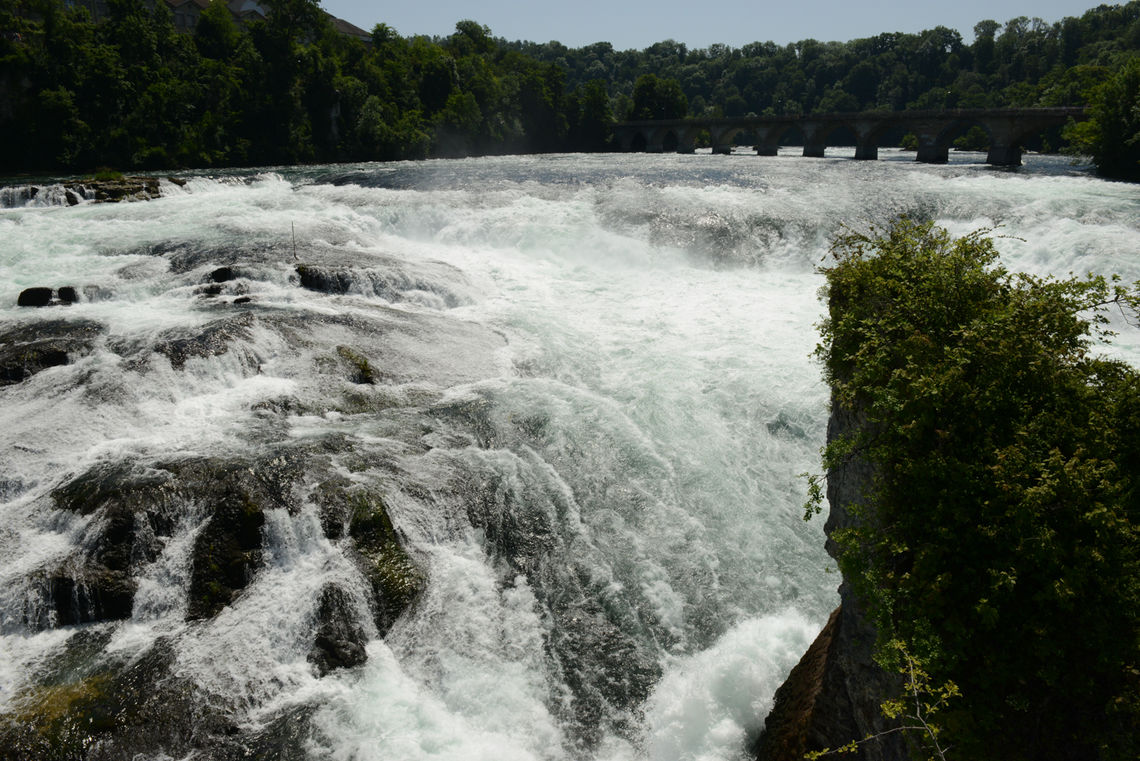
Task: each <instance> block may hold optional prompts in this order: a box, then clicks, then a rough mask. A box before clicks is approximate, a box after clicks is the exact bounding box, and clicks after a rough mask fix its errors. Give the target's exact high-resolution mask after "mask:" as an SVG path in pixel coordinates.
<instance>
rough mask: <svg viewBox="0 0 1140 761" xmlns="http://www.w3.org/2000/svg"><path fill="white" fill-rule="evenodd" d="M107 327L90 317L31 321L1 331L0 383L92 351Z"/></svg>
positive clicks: (70, 360) (71, 359) (6, 383)
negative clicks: (89, 318)
mask: <svg viewBox="0 0 1140 761" xmlns="http://www.w3.org/2000/svg"><path fill="white" fill-rule="evenodd" d="M105 330H106V328H105V327H104V326H103V325H101V324H99V323H97V322H92V321H91V320H50V321H46V322H32V323H27V324H24V325H20V326H19V327H16V328H13V329H11V330H6V331H3V332H2V333H0V386H6V385H10V384H13V383H19V382H21V381H23V380H25V379H27V378H30V377H31V376H33V375H35V374H36V373H38V372H41V371H43V370H46V369H48V368H49V367H58V366H59V365H67V364H70V363H71V362H72V361H74V360H75V359H76V358H78V357H80V356H83V355H85V354H89V353H90V352H91V350H92V348H93V346H94V344H95V341H96V340H97V339H98V338H99V336H100V335H102V334H103V333H104V331H105Z"/></svg>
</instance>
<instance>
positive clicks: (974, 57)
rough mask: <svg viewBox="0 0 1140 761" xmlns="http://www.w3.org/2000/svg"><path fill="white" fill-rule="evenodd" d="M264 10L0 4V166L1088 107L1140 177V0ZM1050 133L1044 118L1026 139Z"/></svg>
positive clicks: (387, 148) (1097, 146) (1089, 139)
mask: <svg viewBox="0 0 1140 761" xmlns="http://www.w3.org/2000/svg"><path fill="white" fill-rule="evenodd" d="M264 6H265V8H266V9H267V10H268V16H267V18H266V19H265V20H262V21H249V20H248V19H242V20H240V23H239V21H238V20H235V18H234V17H233V14H232V13H230V12H229V10H228V8H227V7H226V5H225V4H224V3H223V2H221V1H220V0H215V1H214V2H213V3H212V4H211V5H210V6H209V7H208V8H206V9H205V10H203V11H202V13H201V16H200V17H199V19H198V21H197V25H196V27H195V28H194V29H193V32H192V33H179V32H176V31H175V28H174V26H173V24H172V18H171V13H170V11H169V10H168V8H167V5H166V3H165V2H161V0H160V1H159V2H150V1H149V0H108V2H107V13H106V15H105V16H104V17H101V18H99V19H92V17H91V15H90V13H89V12H88V11H87V9H86V8H85V7H84V3H83V1H82V0H76V1H75V2H68V3H64V2H63V0H11V2H9V3H7V4H5V5H4V7H3V8H0V95H2V96H3V98H0V166H2V167H3V168H5V169H8V170H10V171H11V170H41V171H42V170H59V169H64V170H79V169H90V168H93V167H95V166H99V165H110V166H115V167H118V168H122V169H127V168H148V167H149V168H159V167H164V168H173V167H204V166H219V165H243V164H245V165H249V164H280V163H296V162H309V161H342V160H360V159H404V158H419V157H423V156H428V155H470V154H485V153H505V152H532V151H553V150H564V151H578V150H603V149H606V148H607V147H609V145H610V139H611V136H612V127H613V123H614V121H615V120H623V119H642V118H676V117H679V116H684V115H690V116H701V117H707V116H746V115H748V114H757V115H772V114H788V113H812V112H824V111H832V112H834V111H864V110H904V109H914V108H975V107H998V106H1057V105H1083V104H1091V105H1092V107H1093V109H1094V119H1093V123H1092V124H1091V125H1089V126H1087V127H1084V126H1080V125H1078V127H1076V128H1074V129H1073V131H1072V132H1071V133H1070V135H1071V139H1072V140H1073V142H1074V144H1075V146H1076V147H1078V148H1079V149H1081V150H1086V151H1091V152H1092V155H1093V157H1094V159H1095V160H1096V161H1097V162H1098V166H1100V168H1101V169H1102V171H1104V172H1105V173H1106V174H1110V175H1114V176H1121V177H1134V175H1133V174H1131V172H1133V170H1134V169H1135V161H1134V160H1133V158H1132V157H1133V155H1134V154H1133V153H1130V151H1135V149H1136V146H1137V141H1135V140H1133V137H1134V136H1135V134H1136V128H1135V125H1134V124H1133V121H1134V119H1135V113H1136V111H1135V108H1130V107H1129V104H1130V103H1131V104H1134V103H1135V99H1134V98H1133V100H1132V101H1128V100H1127V98H1128V97H1133V95H1132V94H1134V92H1135V88H1134V87H1133V85H1132V84H1130V83H1133V82H1134V81H1135V76H1134V75H1132V74H1129V72H1131V71H1134V70H1135V68H1134V67H1135V64H1130V63H1129V61H1131V60H1133V59H1135V58H1136V57H1137V56H1140V0H1131V2H1129V3H1127V4H1124V5H1111V6H1110V5H1101V6H1098V7H1096V8H1093V9H1091V10H1089V11H1087V12H1086V13H1084V14H1082V15H1081V16H1080V17H1073V18H1066V19H1063V20H1061V21H1059V22H1057V23H1053V24H1049V23H1046V22H1044V21H1042V20H1041V19H1036V18H1027V17H1017V18H1014V19H1010V20H1008V21H1006V22H1005V23H999V22H997V21H994V20H988V19H987V20H982V21H980V22H978V24H977V25H976V26H975V30H974V32H975V38H974V41H973V42H972V43H966V42H965V41H964V40H963V39H962V36H961V35H960V34H959V33H958V32H957V31H955V30H952V29H948V28H946V27H935V28H934V29H929V30H925V31H922V32H919V33H915V34H903V33H895V32H889V33H883V34H879V35H876V36H874V37H868V38H861V39H856V40H851V41H849V42H821V41H819V40H814V39H807V40H801V41H799V42H795V43H791V44H788V45H777V44H775V43H773V42H755V43H750V44H747V45H744V46H741V47H739V48H735V47H730V46H727V45H711V46H709V47H707V48H690V47H688V46H686V45H685V44H683V43H680V42H677V41H674V40H665V41H663V42H659V43H656V44H654V45H651V46H649V47H648V48H646V49H644V50H641V51H637V50H624V51H623V50H616V49H615V48H614V47H613V46H612V45H611V44H609V43H605V42H600V43H595V44H593V45H588V46H584V47H581V48H577V49H571V48H567V47H566V46H564V45H562V44H560V43H558V42H547V43H533V42H508V41H507V40H503V39H501V38H498V37H495V36H493V34H492V31H491V30H490V29H488V28H487V27H486V26H484V25H481V24H479V23H478V22H476V21H473V20H470V19H464V20H461V21H459V22H458V23H457V24H456V27H455V32H454V33H453V34H451V35H448V36H446V37H440V38H428V37H422V36H419V37H403V36H401V35H400V34H399V33H398V32H397V31H396V30H395V29H393V28H392V27H390V26H388V25H387V24H383V23H380V24H377V25H376V26H375V28H374V29H373V31H372V34H371V39H370V40H367V41H365V40H361V39H357V38H355V37H348V36H345V35H342V34H339V33H338V32H337V31H336V30H335V27H334V26H333V25H332V24H331V23H330V20H329V18H330V17H328V16H327V15H326V14H325V13H324V12H323V11H322V10H321V9H320V6H319V4H318V3H317V2H316V0H265V3H264ZM1130 77H1131V78H1130ZM1121 93H1123V94H1124V95H1123V97H1124V98H1125V100H1121V97H1122V96H1121ZM1130 120H1133V121H1130ZM1061 142H1062V136H1061V134H1060V132H1059V131H1058V130H1054V131H1053V132H1051V133H1049V134H1046V135H1044V136H1037V137H1033V138H1030V139H1029V140H1028V143H1027V145H1028V147H1031V148H1035V149H1055V148H1057V147H1058V146H1059V145H1060V143H1061ZM962 145H963V147H973V148H978V147H981V141H980V139H979V137H978V136H977V135H975V136H973V137H972V138H968V139H966V140H965V142H963V143H962Z"/></svg>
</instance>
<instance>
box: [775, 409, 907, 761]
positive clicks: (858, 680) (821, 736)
mask: <svg viewBox="0 0 1140 761" xmlns="http://www.w3.org/2000/svg"><path fill="white" fill-rule="evenodd" d="M866 424H867V421H866V419H865V417H864V416H863V415H861V414H859V413H857V412H853V411H851V410H848V409H844V408H842V407H840V406H839V404H838V403H837V402H836V401H835V400H834V399H833V400H832V409H831V418H830V420H829V421H828V426H827V437H828V440H829V441H832V440H834V439H836V438H838V437H840V436H842V435H843V434H844V433H846V432H848V431H852V430H855V429H857V428H859V427H861V426H864V425H866ZM872 475H873V473H872V469H871V466H870V465H869V464H868V463H866V462H865V461H863V460H860V459H858V458H853V459H851V460H849V461H847V462H846V463H844V464H843V465H841V466H840V467H837V468H835V469H834V470H832V471H831V472H830V473H828V479H827V501H828V502H829V503H830V505H831V510H830V513H829V515H828V518H827V523H826V525H825V527H824V528H825V531H826V532H827V536H828V539H827V551H828V553H829V554H830V555H831V556H832V557H835V558H837V557H838V554H839V551H838V547H837V546H836V544H835V542H834V541H832V539H831V535H832V534H833V533H834V532H835V531H836V530H837V529H840V528H843V527H845V526H850V525H851V524H852V522H853V521H854V520H855V518H854V517H853V516H852V514H851V512H850V510H849V507H850V506H851V505H854V504H858V503H859V502H861V501H862V498H863V494H864V492H865V491H866V488H867V486H868V485H869V484H870V481H871V477H872ZM839 597H840V604H839V607H838V608H836V609H835V612H833V613H832V614H831V618H830V619H829V620H828V622H827V625H826V626H825V627H824V628H823V631H822V632H820V634H819V636H818V637H817V638H816V640H815V642H813V643H812V645H811V647H810V648H809V649H808V651H807V653H806V654H804V657H803V658H802V659H800V662H799V664H797V665H796V667H795V668H794V669H792V672H791V674H789V675H788V679H787V680H786V681H785V682H784V684H783V685H781V687H780V689H779V690H777V691H776V699H775V705H774V706H773V708H772V712H771V713H770V714H768V718H767V719H766V720H765V722H764V732H763V734H761V736H760V740H759V742H758V743H757V759H759V761H802V759H803V757H804V754H805V753H808V752H810V751H819V750H823V749H825V748H837V747H840V746H842V745H845V744H847V743H849V742H851V741H852V740H862V739H863V738H865V737H868V736H871V735H878V734H880V733H882V732H886V731H889V730H890V729H891V728H892V727H893V726H895V724H894V723H893V722H890V721H888V720H887V719H885V718H884V717H883V715H882V711H881V710H880V708H879V706H880V704H881V703H882V702H883V700H885V699H887V698H890V697H895V696H897V695H898V693H899V689H900V687H901V681H900V679H899V678H898V677H897V676H896V675H894V674H891V673H889V672H887V671H885V670H883V668H882V667H880V666H879V665H878V664H877V663H875V661H874V660H873V659H872V651H873V648H874V645H875V629H874V627H873V626H872V625H871V623H870V622H869V621H867V619H866V617H865V616H864V614H863V611H862V609H861V607H860V605H859V602H858V600H857V599H856V598H855V596H854V594H853V593H852V590H851V587H850V584H848V582H847V581H846V580H844V581H843V583H842V584H841V585H840V586H839ZM844 758H852V759H863V761H907V759H909V758H910V756H909V754H908V752H907V745H906V741H905V739H904V738H903V736H902V735H901V734H899V733H896V734H890V735H885V736H883V737H879V738H877V739H874V740H870V741H868V742H864V743H861V744H860V745H859V748H858V752H857V753H854V754H848V755H844Z"/></svg>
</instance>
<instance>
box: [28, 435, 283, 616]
mask: <svg viewBox="0 0 1140 761" xmlns="http://www.w3.org/2000/svg"><path fill="white" fill-rule="evenodd" d="M304 473H305V462H304V456H303V455H300V454H295V453H289V452H286V453H279V454H277V455H275V456H272V457H267V458H264V459H259V460H245V459H237V460H221V459H212V458H200V459H189V460H181V461H173V462H167V463H160V464H157V465H154V466H151V467H148V468H143V467H139V466H132V465H117V466H111V465H108V466H100V467H97V468H94V469H92V470H91V471H89V472H87V473H85V474H83V475H82V476H80V477H79V478H76V479H74V480H73V481H72V482H70V483H68V484H67V485H65V486H63V487H61V488H60V489H57V490H56V491H55V492H54V493H53V494H52V499H53V501H54V504H55V506H56V507H57V508H58V509H61V510H67V511H71V512H75V513H79V514H81V515H88V516H92V520H91V521H90V523H89V526H88V529H87V533H86V535H85V536H84V537H83V538H82V539H81V541H80V544H81V547H82V549H81V550H80V551H79V552H77V553H76V554H75V555H74V556H72V557H70V558H69V559H68V560H67V561H66V562H65V563H64V564H63V565H62V566H61V568H60V569H56V570H53V571H51V572H50V574H49V577H50V578H51V579H52V580H53V581H52V584H49V589H48V594H49V600H50V604H49V606H48V607H49V608H51V609H53V610H54V611H55V613H56V617H57V618H58V619H60V621H57V622H56V623H59V622H62V621H64V620H66V621H72V620H75V621H76V622H87V621H97V620H107V619H112V618H122V617H124V616H123V611H124V609H126V611H127V614H128V615H129V607H128V606H126V605H125V604H124V603H123V598H124V597H126V596H127V594H128V591H129V594H130V596H131V597H133V587H134V584H135V582H134V581H133V575H134V573H135V571H136V570H137V569H138V568H139V567H141V566H142V565H144V564H145V563H149V562H153V560H155V559H156V558H157V557H158V554H159V553H160V552H161V550H162V547H163V543H164V541H165V539H166V538H168V537H170V536H171V535H172V533H173V532H174V530H175V527H176V524H177V521H178V519H179V517H180V516H182V515H185V514H187V513H191V514H193V512H201V514H202V515H203V518H204V525H203V526H202V528H201V530H200V531H199V532H198V536H197V538H196V540H195V543H194V547H193V550H192V554H191V562H190V585H189V597H188V600H187V613H186V615H187V618H188V619H199V618H209V617H211V616H213V615H215V614H216V613H217V612H218V611H220V610H221V609H222V608H223V607H225V606H226V605H228V604H230V603H231V602H232V601H233V599H234V598H235V597H236V596H237V595H238V594H239V593H240V592H241V590H243V589H244V588H245V587H246V586H247V585H248V584H249V582H250V581H251V580H252V578H253V575H254V574H255V572H256V571H257V569H258V568H259V567H260V566H261V563H262V554H261V527H262V525H263V524H264V522H265V510H267V509H271V508H278V507H280V508H285V509H287V510H291V511H296V510H297V509H298V506H299V498H298V495H297V488H296V486H297V482H298V479H300V478H302V477H303V476H304ZM53 585H54V586H53ZM80 589H88V590H91V589H94V590H95V591H96V592H98V593H99V596H96V595H95V594H94V593H92V592H86V593H85V594H86V596H85V597H83V596H81V597H80V598H79V599H78V602H77V601H76V597H75V595H72V594H70V593H71V592H72V590H80ZM61 611H63V612H61ZM29 623H30V624H33V625H38V626H39V627H40V628H42V627H43V626H46V625H51V622H44V621H43V620H37V621H29Z"/></svg>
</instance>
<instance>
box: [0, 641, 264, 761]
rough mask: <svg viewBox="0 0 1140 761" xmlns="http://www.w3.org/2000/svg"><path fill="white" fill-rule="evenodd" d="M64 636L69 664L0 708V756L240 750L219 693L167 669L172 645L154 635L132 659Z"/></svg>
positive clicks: (91, 757)
mask: <svg viewBox="0 0 1140 761" xmlns="http://www.w3.org/2000/svg"><path fill="white" fill-rule="evenodd" d="M73 639H74V640H77V641H78V642H79V645H78V646H77V647H73V646H72V645H71V643H70V642H69V645H68V648H67V651H66V652H65V658H66V659H67V660H68V661H69V662H71V663H72V667H71V668H69V669H62V670H61V669H56V670H51V671H49V672H48V673H45V674H42V675H41V677H40V679H39V680H38V681H37V682H36V683H34V684H31V685H27V686H24V687H23V688H22V689H21V693H20V694H19V695H18V696H17V697H16V699H15V700H14V701H13V706H14V707H13V708H12V709H10V710H9V712H7V713H4V714H0V759H2V760H3V761H16V760H17V759H19V761H26V760H27V759H60V760H61V761H62V760H65V759H66V760H70V759H75V760H77V761H78V760H79V759H82V760H83V761H119V759H131V758H169V757H171V756H173V757H176V758H183V757H186V756H187V755H194V756H199V755H200V756H202V757H204V758H211V759H218V761H223V760H224V761H228V759H235V760H236V759H237V758H241V757H242V756H241V753H240V748H238V747H237V743H236V742H235V735H236V734H237V732H238V731H239V730H238V726H237V725H236V724H235V723H234V722H233V721H232V720H231V719H229V718H228V717H227V716H226V714H225V712H224V710H223V709H222V707H221V705H220V702H221V701H219V700H217V699H216V697H214V696H209V695H204V694H202V693H201V691H200V689H199V688H198V687H196V686H195V685H194V684H193V683H192V682H190V680H188V679H186V678H185V677H182V676H179V675H177V674H175V673H173V670H172V665H173V663H174V661H175V653H174V650H173V647H172V646H171V644H170V643H169V642H167V641H165V640H159V641H158V642H156V643H155V645H154V646H153V647H151V648H150V650H148V651H147V652H146V653H144V654H143V655H142V656H141V657H139V658H137V659H133V660H123V659H121V658H114V657H107V656H102V655H100V654H99V653H98V651H97V650H96V651H95V652H91V651H92V648H91V647H89V646H88V645H89V644H95V645H98V644H99V643H98V641H95V642H94V643H88V642H86V641H85V640H87V639H88V638H86V637H83V636H82V635H81V636H79V637H76V638H73Z"/></svg>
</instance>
